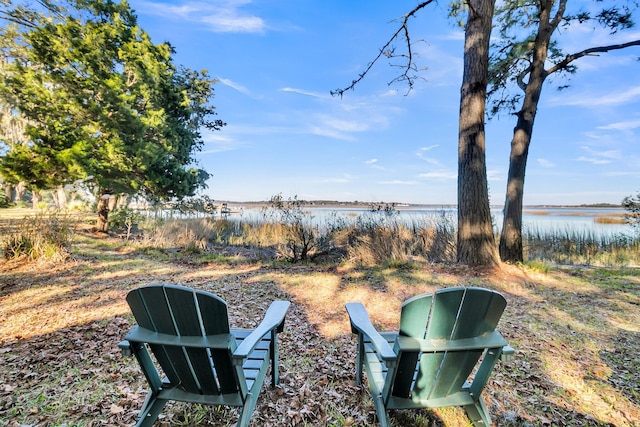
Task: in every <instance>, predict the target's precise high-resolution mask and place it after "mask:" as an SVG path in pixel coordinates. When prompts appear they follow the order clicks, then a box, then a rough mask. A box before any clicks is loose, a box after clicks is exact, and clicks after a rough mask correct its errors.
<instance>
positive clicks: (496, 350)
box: [346, 287, 514, 427]
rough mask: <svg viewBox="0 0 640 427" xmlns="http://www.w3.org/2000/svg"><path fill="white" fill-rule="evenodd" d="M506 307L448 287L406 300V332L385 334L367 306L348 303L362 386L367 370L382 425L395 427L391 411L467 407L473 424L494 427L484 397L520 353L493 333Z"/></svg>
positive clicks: (484, 293) (489, 294)
mask: <svg viewBox="0 0 640 427" xmlns="http://www.w3.org/2000/svg"><path fill="white" fill-rule="evenodd" d="M506 304H507V303H506V300H505V299H504V297H503V296H502V295H500V294H499V293H497V292H494V291H490V290H488V289H481V288H473V287H467V288H465V287H456V288H447V289H442V290H439V291H437V292H435V293H433V294H423V295H418V296H416V297H413V298H411V299H408V300H407V301H405V302H404V304H403V305H402V311H401V315H400V331H399V332H383V333H379V332H378V331H376V329H375V328H374V326H373V325H372V324H371V321H370V320H369V315H368V314H367V311H366V309H365V308H364V306H363V305H362V304H360V303H353V302H352V303H348V304H347V305H346V308H347V312H348V314H349V318H350V321H351V329H352V331H353V333H354V334H357V335H358V354H357V360H356V383H357V384H358V385H360V384H361V382H362V367H363V366H364V368H365V370H366V373H367V379H368V383H369V389H370V391H371V395H372V397H373V403H374V405H375V408H376V413H377V415H378V420H379V422H380V425H381V426H385V427H386V426H390V425H391V424H390V420H389V415H388V411H389V410H390V409H416V408H438V407H444V406H462V407H463V408H464V409H465V410H466V412H467V415H468V416H469V418H470V419H471V421H473V424H474V425H475V426H490V425H491V418H490V416H489V412H488V411H487V407H486V405H485V403H484V402H483V400H482V397H481V396H480V394H481V392H482V390H483V388H484V387H485V385H486V383H487V381H488V379H489V375H490V374H491V371H492V370H493V367H494V365H495V364H496V362H497V361H498V359H500V358H501V357H502V358H503V359H504V360H506V359H508V358H509V357H511V355H512V354H513V352H514V351H513V349H512V348H511V347H509V346H508V344H507V341H506V340H505V339H504V338H503V337H502V335H501V334H500V333H499V332H498V331H496V330H495V328H496V325H497V324H498V320H500V316H502V312H503V311H504V309H505V307H506ZM477 365H479V366H477ZM472 372H473V373H474V375H472ZM470 377H473V378H470Z"/></svg>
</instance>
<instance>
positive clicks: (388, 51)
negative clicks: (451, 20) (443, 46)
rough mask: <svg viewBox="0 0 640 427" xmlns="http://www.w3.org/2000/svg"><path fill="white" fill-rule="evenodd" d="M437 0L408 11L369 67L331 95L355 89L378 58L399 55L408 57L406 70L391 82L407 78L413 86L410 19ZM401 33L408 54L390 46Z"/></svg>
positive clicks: (428, 0)
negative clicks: (396, 51)
mask: <svg viewBox="0 0 640 427" xmlns="http://www.w3.org/2000/svg"><path fill="white" fill-rule="evenodd" d="M434 1H435V0H427V1H424V2H422V3H420V4H418V5H417V6H416V7H415V8H413V10H411V12H409V13H407V14H406V15H404V16H403V17H402V22H401V24H400V27H399V28H398V29H397V30H396V32H395V33H393V35H392V36H391V37H390V38H389V40H388V41H387V43H385V45H384V46H383V47H382V49H380V52H378V55H377V56H376V57H375V58H374V59H373V61H371V62H370V63H369V64H368V65H367V68H365V70H364V71H363V72H362V73H360V74H359V75H358V78H357V79H355V80H353V81H352V82H351V84H350V85H349V86H347V87H345V88H343V89H336V90H332V91H331V95H333V96H336V95H339V96H342V95H344V93H345V92H347V91H349V90H353V89H354V88H355V86H356V85H357V84H358V83H360V81H361V80H362V79H364V77H365V76H366V75H367V74H368V73H369V71H370V70H371V68H373V66H374V65H375V64H376V63H377V62H378V60H379V59H380V58H381V57H383V56H384V57H386V58H392V57H397V56H401V57H405V58H407V63H406V65H403V66H402V67H403V68H404V72H403V73H402V74H401V75H400V76H398V77H396V78H395V79H393V80H392V81H391V83H393V82H396V81H401V80H406V81H407V82H408V83H409V88H411V86H413V80H414V77H412V76H409V72H410V71H411V70H416V67H415V65H414V64H413V51H412V49H411V39H410V38H409V26H408V21H409V19H410V18H412V17H413V16H414V15H415V14H416V13H417V12H418V11H419V10H421V9H423V8H424V7H425V6H427V5H429V4H431V3H433V2H434ZM400 34H403V35H404V38H405V40H406V43H407V54H406V55H394V49H393V48H390V47H389V46H391V44H392V43H393V42H394V41H395V40H396V39H397V38H398V36H399V35H400Z"/></svg>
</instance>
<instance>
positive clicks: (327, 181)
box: [319, 177, 351, 184]
mask: <svg viewBox="0 0 640 427" xmlns="http://www.w3.org/2000/svg"><path fill="white" fill-rule="evenodd" d="M319 182H320V183H321V184H345V183H347V182H351V179H350V178H347V177H344V178H325V179H321V180H320V181H319Z"/></svg>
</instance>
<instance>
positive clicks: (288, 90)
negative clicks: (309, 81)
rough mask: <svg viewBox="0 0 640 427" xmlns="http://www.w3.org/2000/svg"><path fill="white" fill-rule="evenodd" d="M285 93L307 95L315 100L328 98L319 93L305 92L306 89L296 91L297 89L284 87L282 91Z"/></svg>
mask: <svg viewBox="0 0 640 427" xmlns="http://www.w3.org/2000/svg"><path fill="white" fill-rule="evenodd" d="M280 90H281V91H283V92H291V93H297V94H299V95H306V96H311V97H314V98H327V96H326V95H323V94H320V93H317V92H311V91H308V90H304V89H296V88H292V87H283V88H282V89H280Z"/></svg>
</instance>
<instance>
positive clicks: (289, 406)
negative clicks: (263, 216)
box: [0, 233, 640, 426]
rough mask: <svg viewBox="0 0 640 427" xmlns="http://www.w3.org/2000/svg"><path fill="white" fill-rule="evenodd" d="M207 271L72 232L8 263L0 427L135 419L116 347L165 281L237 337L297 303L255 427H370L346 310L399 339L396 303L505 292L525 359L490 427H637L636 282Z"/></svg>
mask: <svg viewBox="0 0 640 427" xmlns="http://www.w3.org/2000/svg"><path fill="white" fill-rule="evenodd" d="M219 251H220V252H221V253H222V254H217V255H216V256H215V257H203V256H202V255H201V254H200V255H198V254H194V255H186V254H184V253H183V252H176V251H169V250H160V249H157V248H150V247H142V246H139V245H134V244H131V243H129V242H126V241H123V240H120V239H117V238H105V237H101V236H98V235H94V234H91V233H81V234H77V235H76V237H75V242H74V251H73V258H72V259H71V260H68V261H64V262H59V263H56V264H51V263H49V264H46V263H36V264H34V263H27V262H25V261H24V260H21V259H17V260H2V261H0V366H2V369H0V426H27V425H29V426H32V425H39V426H40V425H42V426H63V425H65V426H97V425H108V426H120V425H131V424H132V423H133V422H134V420H135V419H136V411H137V410H138V409H139V408H140V406H141V404H142V402H143V400H144V397H145V394H146V384H145V382H144V380H143V377H142V374H141V372H140V371H139V369H138V366H137V364H136V363H135V360H133V359H131V358H125V357H123V356H121V355H120V352H119V350H118V342H119V341H120V340H121V339H122V338H123V336H124V335H125V334H126V332H127V331H128V330H129V328H130V327H131V326H132V324H133V323H132V316H131V315H130V314H129V310H128V307H127V305H126V303H125V300H124V297H125V295H126V293H127V292H128V291H129V290H131V289H132V288H134V287H137V286H140V285H144V284H148V283H154V282H170V283H176V284H181V285H186V286H190V287H195V288H198V289H203V290H207V291H210V292H213V293H215V294H217V295H219V296H220V297H222V298H223V299H224V300H226V301H227V303H228V305H229V309H230V315H231V317H232V326H238V327H252V326H255V325H256V324H257V322H258V321H259V320H260V319H261V317H262V314H263V313H264V311H265V310H266V308H267V306H268V305H269V303H270V302H271V301H272V300H274V299H287V300H290V301H291V302H292V306H291V308H290V310H289V313H288V316H287V320H286V329H285V332H284V333H282V334H280V340H281V341H280V342H281V353H280V366H281V383H280V385H279V386H278V387H277V388H276V389H270V388H269V387H267V386H265V387H266V388H265V389H264V390H263V393H262V394H261V395H260V398H259V400H258V407H257V409H256V411H255V413H254V416H253V418H252V420H253V422H252V425H256V426H258V425H259V426H285V425H318V426H324V425H334V426H349V425H353V426H356V425H358V426H373V425H376V424H375V410H374V407H373V404H372V402H371V399H370V398H369V395H368V392H367V390H366V389H365V388H360V387H356V386H355V384H354V375H355V351H356V343H355V339H354V337H353V336H352V335H351V333H350V328H349V323H348V318H347V315H346V312H345V310H344V304H345V303H346V302H349V301H362V302H363V303H364V305H365V306H366V307H367V309H368V310H369V312H370V314H371V316H372V318H373V319H374V323H375V324H376V325H377V326H379V327H381V328H385V329H393V328H397V324H398V320H399V319H398V317H399V307H400V304H401V303H402V301H403V300H405V299H407V298H409V297H411V296H413V295H416V294H419V293H422V292H429V291H433V290H436V289H439V288H442V287H449V286H457V285H473V286H482V287H487V288H491V289H495V290H498V291H500V292H501V293H503V294H504V295H505V297H506V298H507V300H508V306H507V309H506V311H505V314H504V316H503V317H502V320H501V321H500V324H499V330H500V331H501V332H502V333H503V335H504V336H505V337H506V338H507V339H508V340H509V342H510V344H511V346H513V347H514V348H515V349H516V356H515V359H514V360H513V361H512V362H508V363H499V364H498V365H497V366H496V369H495V371H494V374H493V376H492V379H491V380H490V383H489V384H488V386H487V388H486V390H485V393H484V397H485V401H486V402H487V405H488V407H489V410H490V413H491V414H492V417H493V419H494V421H495V422H496V423H497V425H504V426H516V425H517V426H520V425H531V426H534V425H593V426H597V425H615V426H633V425H638V424H640V392H639V390H640V358H639V357H638V354H640V310H639V305H640V270H639V269H631V268H616V269H613V268H610V269H606V268H586V267H584V268H580V267H557V268H552V269H551V270H550V271H546V270H545V271H540V270H536V269H535V268H532V267H514V266H504V267H503V268H501V269H500V270H495V271H494V270H492V271H484V270H480V271H478V270H470V269H468V268H463V267H459V266H456V265H445V264H430V263H426V262H418V261H416V262H414V263H410V264H403V265H399V266H395V267H394V266H391V267H382V266H381V267H366V268H365V267H358V266H353V265H347V264H322V265H313V264H312V265H302V264H290V263H280V262H264V261H256V260H254V259H251V256H250V255H251V254H250V253H246V251H244V250H242V249H241V248H239V249H236V248H232V247H227V248H219ZM235 418H236V413H235V412H234V410H228V409H226V408H223V407H211V408H210V407H201V406H197V405H183V404H170V405H168V406H167V407H166V408H165V410H164V412H163V414H162V418H161V419H160V424H161V425H167V426H168V425H183V426H187V425H212V426H226V425H234V423H235ZM391 419H392V422H393V423H394V424H395V425H397V426H432V425H447V426H465V425H468V420H467V418H466V417H465V415H464V412H463V411H462V410H461V409H455V408H454V409H451V408H449V409H442V410H434V411H417V412H405V411H399V412H395V413H393V414H392V417H391Z"/></svg>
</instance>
